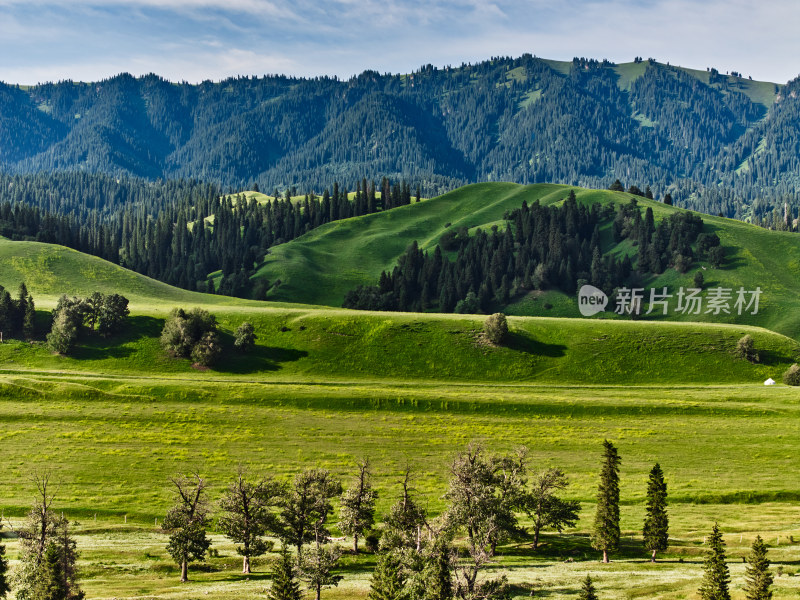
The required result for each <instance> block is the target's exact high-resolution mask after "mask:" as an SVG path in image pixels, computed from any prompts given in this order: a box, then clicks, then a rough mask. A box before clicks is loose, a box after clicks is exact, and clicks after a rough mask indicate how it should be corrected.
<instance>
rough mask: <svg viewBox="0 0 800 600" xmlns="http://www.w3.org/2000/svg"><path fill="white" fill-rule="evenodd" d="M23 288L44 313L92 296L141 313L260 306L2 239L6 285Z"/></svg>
mask: <svg viewBox="0 0 800 600" xmlns="http://www.w3.org/2000/svg"><path fill="white" fill-rule="evenodd" d="M22 282H24V283H25V284H26V286H27V288H28V290H29V291H30V292H31V294H32V295H33V297H34V301H35V302H36V305H37V307H40V308H43V307H51V306H54V305H55V303H56V301H57V300H58V298H59V297H60V296H61V295H62V294H67V295H69V296H73V295H75V296H87V295H89V294H91V293H92V292H101V293H104V294H110V293H118V294H122V295H124V296H125V297H126V298H128V300H130V302H131V307H132V308H134V309H136V310H139V309H141V308H143V307H147V309H148V310H152V309H153V308H157V307H161V308H164V307H171V306H175V305H178V304H202V305H211V306H257V305H259V303H257V302H252V301H247V300H241V299H238V298H229V297H227V296H215V295H212V294H200V293H197V292H190V291H187V290H182V289H180V288H176V287H173V286H171V285H167V284H166V283H162V282H160V281H156V280H155V279H151V278H149V277H145V276H144V275H140V274H138V273H134V272H133V271H130V270H128V269H124V268H122V267H120V266H118V265H115V264H113V263H110V262H108V261H105V260H103V259H101V258H97V257H95V256H90V255H88V254H83V253H82V252H78V251H77V250H72V249H71V248H65V247H64V246H56V245H53V244H44V243H40V242H16V241H11V240H8V239H5V238H0V285H2V286H3V287H5V288H6V289H8V290H9V291H10V292H11V293H12V295H14V294H16V290H17V288H18V287H19V284H20V283H22Z"/></svg>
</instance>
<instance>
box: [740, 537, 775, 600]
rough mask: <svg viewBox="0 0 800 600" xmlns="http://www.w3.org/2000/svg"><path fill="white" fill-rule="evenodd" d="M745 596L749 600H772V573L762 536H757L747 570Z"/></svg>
mask: <svg viewBox="0 0 800 600" xmlns="http://www.w3.org/2000/svg"><path fill="white" fill-rule="evenodd" d="M745 580H746V581H745V585H744V594H745V598H747V600H770V599H771V598H772V590H771V589H770V588H771V587H772V573H770V572H769V559H768V558H767V545H766V544H765V543H764V540H762V539H761V536H760V535H758V536H756V539H755V540H753V546H752V548H751V549H750V555H749V556H748V557H747V568H746V569H745Z"/></svg>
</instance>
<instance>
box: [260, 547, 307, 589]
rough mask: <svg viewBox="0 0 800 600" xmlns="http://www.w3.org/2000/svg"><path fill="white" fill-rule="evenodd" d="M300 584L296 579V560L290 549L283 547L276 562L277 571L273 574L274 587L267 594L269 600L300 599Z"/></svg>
mask: <svg viewBox="0 0 800 600" xmlns="http://www.w3.org/2000/svg"><path fill="white" fill-rule="evenodd" d="M302 597H303V596H302V594H301V593H300V584H299V583H297V580H296V579H295V568H294V560H293V559H292V555H291V554H289V550H288V549H287V548H286V546H284V547H283V548H281V556H280V558H279V559H278V560H277V562H276V563H275V573H274V574H273V576H272V587H271V588H270V590H269V593H268V594H267V600H300V599H301V598H302Z"/></svg>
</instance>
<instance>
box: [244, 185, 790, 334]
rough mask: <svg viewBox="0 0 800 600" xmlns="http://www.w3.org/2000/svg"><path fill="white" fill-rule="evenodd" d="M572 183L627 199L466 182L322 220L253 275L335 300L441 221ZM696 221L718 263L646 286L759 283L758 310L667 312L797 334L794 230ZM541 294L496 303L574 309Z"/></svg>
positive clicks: (470, 222)
mask: <svg viewBox="0 0 800 600" xmlns="http://www.w3.org/2000/svg"><path fill="white" fill-rule="evenodd" d="M571 189H574V190H575V191H576V195H577V198H578V201H579V202H581V203H586V204H589V203H601V204H607V203H627V202H628V201H629V200H630V198H631V196H630V195H629V194H625V193H618V192H610V191H607V190H587V189H580V188H571V187H569V186H558V185H550V184H536V185H529V186H522V185H517V184H509V183H483V184H475V185H470V186H466V187H463V188H460V189H458V190H456V191H454V192H451V193H448V194H444V195H443V196H440V197H438V198H433V199H431V200H428V201H426V202H423V203H419V204H411V205H409V206H404V207H401V208H398V209H394V210H391V211H388V212H386V213H377V214H374V215H368V216H364V217H355V218H352V219H346V220H343V221H337V222H335V223H330V224H327V225H324V226H322V227H320V228H318V229H316V230H314V231H312V232H310V233H308V234H306V235H304V236H302V237H300V238H298V239H296V240H293V241H291V242H289V243H286V244H282V245H280V246H277V247H275V248H273V249H272V251H271V253H270V254H269V255H268V256H267V257H266V260H265V261H264V264H263V266H262V267H261V268H260V269H259V270H258V272H257V273H256V275H255V276H256V277H266V278H267V279H268V280H269V281H271V282H275V281H276V280H280V282H281V285H280V286H277V287H275V288H272V289H271V290H270V292H269V296H268V298H269V299H270V300H277V301H284V302H303V303H307V304H324V305H329V306H341V304H342V301H343V299H344V295H345V293H346V292H347V291H348V290H350V289H353V288H354V287H356V286H358V285H362V284H375V283H377V281H378V277H379V276H380V273H381V271H383V270H391V269H392V268H393V267H394V265H395V264H397V259H398V258H399V256H400V255H401V254H402V253H403V252H404V251H405V249H406V248H407V247H408V245H409V244H410V243H411V242H412V241H414V240H416V241H417V242H418V243H419V245H420V247H421V248H423V249H428V250H432V249H433V248H434V247H435V246H436V244H437V243H438V241H439V239H440V238H441V236H442V235H443V234H444V233H445V232H446V231H447V230H448V228H453V227H455V228H460V227H462V226H463V227H467V228H470V229H473V230H474V228H477V227H482V228H484V229H488V228H490V227H491V226H492V225H497V224H498V223H499V222H500V220H501V219H502V216H503V213H505V212H506V211H508V210H511V209H514V208H518V207H519V206H521V205H522V202H523V201H527V202H528V203H531V202H533V201H535V200H539V201H540V202H541V203H542V204H553V203H557V202H560V201H561V200H563V199H564V198H565V197H566V196H567V194H568V193H569V190H571ZM638 200H639V203H640V206H642V207H643V208H646V207H651V208H652V209H653V212H654V214H655V217H656V220H659V219H661V218H664V217H665V216H667V215H669V214H672V213H675V212H678V211H681V210H682V209H679V208H674V207H671V206H667V205H665V204H663V203H660V202H655V201H652V200H646V199H644V198H638ZM702 218H703V221H704V231H706V232H709V233H716V234H717V235H718V236H719V237H720V240H721V242H722V245H723V246H724V247H725V248H726V251H727V254H728V257H727V260H726V263H725V264H724V265H723V266H722V267H721V268H718V269H715V268H712V267H711V266H710V265H709V264H708V263H707V262H705V261H699V262H695V263H694V264H693V265H692V268H691V269H690V270H689V271H688V272H687V273H685V274H681V273H678V272H677V271H675V270H674V269H668V270H667V271H665V272H664V273H663V274H661V275H658V276H656V277H651V278H650V279H649V280H647V281H646V282H644V284H645V288H646V289H648V290H649V289H650V288H655V289H661V288H663V287H664V286H667V287H668V288H669V290H670V291H671V292H672V293H675V292H677V290H678V288H680V287H686V288H688V287H693V283H692V280H693V277H694V275H695V273H696V272H697V271H702V273H703V275H704V278H705V288H706V289H708V288H712V287H723V288H730V289H732V290H734V291H735V290H738V289H739V288H740V287H742V288H744V289H745V290H748V291H750V290H755V289H756V288H761V291H762V295H761V300H760V306H759V312H758V314H756V315H751V314H749V313H747V312H745V314H742V315H738V314H736V313H735V311H732V313H733V314H725V313H721V314H719V315H717V314H706V313H705V312H703V313H702V314H700V315H680V314H675V313H674V312H673V313H671V314H670V315H669V317H668V318H670V319H671V320H684V321H686V320H699V321H708V322H719V323H738V324H748V325H755V326H761V327H766V328H768V329H772V330H773V331H777V332H780V333H783V334H785V335H788V336H791V337H795V338H797V337H800V302H799V301H798V299H800V280H798V278H797V275H796V274H797V272H798V269H800V237H798V236H797V234H793V233H789V232H778V231H768V230H765V229H762V228H760V227H757V226H754V225H750V224H747V223H742V222H740V221H734V220H732V219H725V218H721V217H714V216H710V215H702ZM448 224H449V225H448ZM446 226H447V227H446ZM603 233H604V235H605V237H606V241H607V243H609V244H613V243H612V242H611V239H610V225H606V227H605V229H604V231H603ZM634 251H635V248H632V247H631V246H630V243H629V242H627V241H625V242H623V243H622V244H619V245H618V246H617V247H616V248H612V252H613V253H616V254H620V253H623V252H627V253H633V252H634ZM547 294H548V299H545V300H542V301H537V300H538V299H539V298H540V297H541V296H542V294H541V292H533V293H531V294H528V295H525V296H521V297H518V298H515V299H514V300H513V301H512V303H511V304H510V305H509V306H507V307H498V308H501V309H503V310H504V311H505V312H507V313H508V314H515V315H538V316H560V317H577V316H579V312H578V308H577V301H576V299H575V298H574V297H568V296H565V295H563V294H557V293H553V292H548V293H547ZM545 305H552V307H547V306H545ZM704 310H705V309H704ZM606 316H611V315H606ZM648 318H650V317H648ZM652 318H656V317H655V316H653V317H652ZM662 318H663V317H662Z"/></svg>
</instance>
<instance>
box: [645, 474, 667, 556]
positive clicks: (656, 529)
mask: <svg viewBox="0 0 800 600" xmlns="http://www.w3.org/2000/svg"><path fill="white" fill-rule="evenodd" d="M643 534H644V545H645V548H647V549H648V550H650V551H651V552H652V553H653V554H652V558H651V560H652V562H656V552H663V551H664V550H666V549H667V545H668V544H669V517H668V516H667V482H666V481H664V473H663V472H662V471H661V466H660V465H659V464H658V463H656V464H655V466H654V467H653V469H652V470H651V471H650V479H649V480H648V482H647V509H646V514H645V518H644V530H643Z"/></svg>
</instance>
